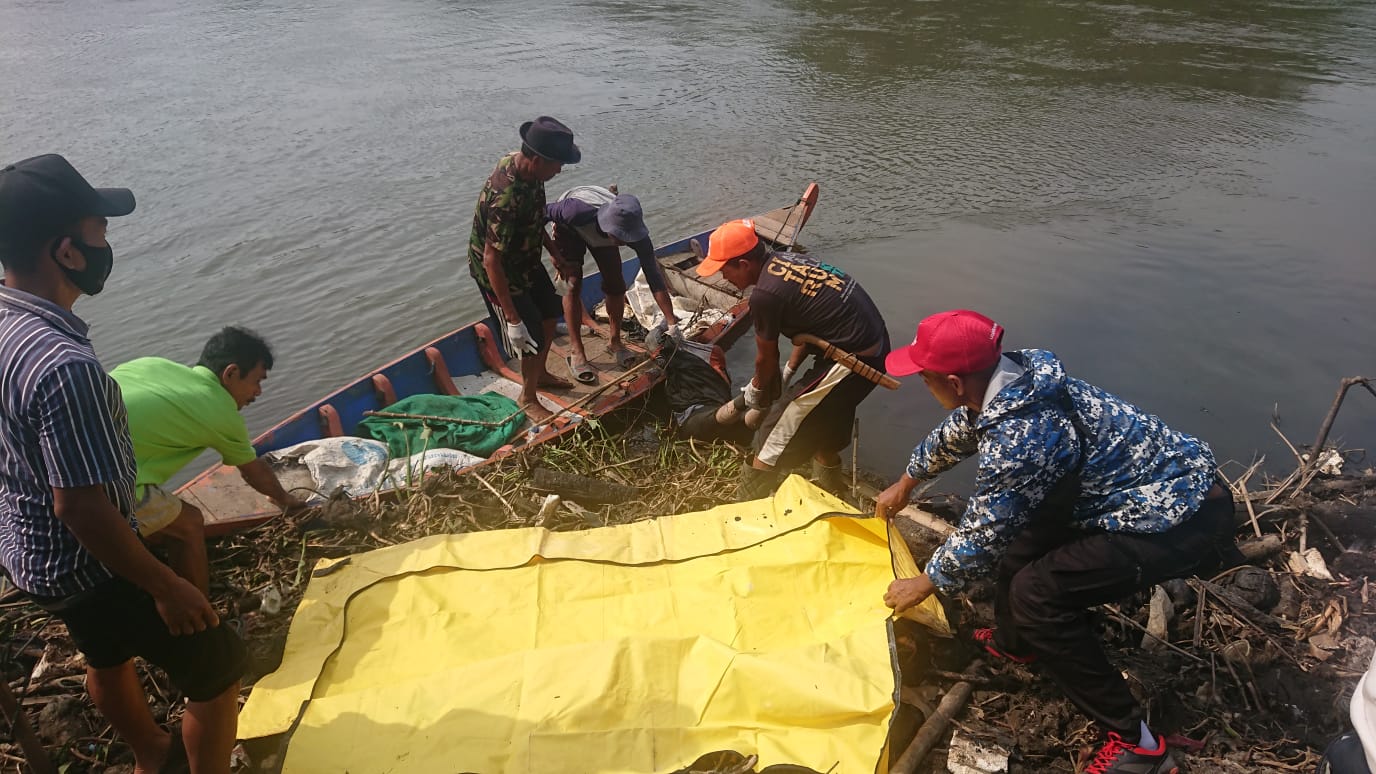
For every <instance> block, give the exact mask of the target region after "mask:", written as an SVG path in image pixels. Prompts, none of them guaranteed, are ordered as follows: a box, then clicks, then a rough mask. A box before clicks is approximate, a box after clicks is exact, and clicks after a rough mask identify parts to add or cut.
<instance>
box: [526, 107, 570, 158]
mask: <svg viewBox="0 0 1376 774" xmlns="http://www.w3.org/2000/svg"><path fill="white" fill-rule="evenodd" d="M521 142H523V143H525V144H526V146H527V147H529V148H530V149H531V150H533V151H535V153H536V154H537V155H540V156H543V157H544V158H547V159H549V160H550V161H558V162H560V163H561V164H577V163H578V161H579V160H580V159H582V158H583V152H582V151H580V150H578V146H577V145H574V144H573V130H572V129H570V128H568V127H567V126H564V124H563V122H561V121H560V120H559V119H557V118H550V117H549V116H540V117H539V118H537V119H535V120H534V121H527V122H525V123H524V124H521Z"/></svg>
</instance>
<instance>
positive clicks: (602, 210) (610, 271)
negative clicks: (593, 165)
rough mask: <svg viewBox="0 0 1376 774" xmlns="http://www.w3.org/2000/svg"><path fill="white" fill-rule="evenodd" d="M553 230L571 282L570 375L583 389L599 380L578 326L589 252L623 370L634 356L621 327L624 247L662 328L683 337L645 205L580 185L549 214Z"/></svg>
mask: <svg viewBox="0 0 1376 774" xmlns="http://www.w3.org/2000/svg"><path fill="white" fill-rule="evenodd" d="M545 212H546V215H547V217H548V218H549V221H550V223H552V224H554V243H555V244H556V245H558V247H559V252H560V254H561V255H562V257H563V259H564V265H563V266H562V267H559V271H560V274H561V275H562V276H563V277H564V279H566V280H568V283H569V290H568V292H567V293H565V294H564V319H565V320H568V321H570V322H569V350H570V351H569V371H570V372H572V373H573V376H574V378H575V379H577V380H578V381H580V382H583V383H584V384H593V383H595V382H596V381H597V376H596V375H595V372H594V371H593V369H592V366H590V365H588V356H587V354H585V353H584V351H583V336H582V335H581V334H582V330H581V328H582V326H581V325H575V324H573V321H577V320H582V319H583V299H582V297H581V295H580V293H581V292H582V290H583V256H585V255H587V254H588V253H589V252H591V253H592V258H593V260H594V261H596V262H597V268H598V270H599V271H600V272H601V274H602V294H603V296H604V297H606V299H607V327H608V328H609V329H610V330H609V332H608V337H607V354H609V355H611V358H612V361H613V362H614V363H615V364H616V365H618V366H621V367H622V368H625V367H627V366H629V365H631V363H632V362H634V360H635V355H633V354H632V353H631V351H630V350H629V349H626V345H625V344H622V343H621V322H622V320H623V319H624V318H625V314H626V278H625V277H624V276H622V274H621V246H622V245H629V246H630V248H631V249H632V250H634V251H635V253H636V255H637V256H638V257H639V258H640V269H641V271H643V272H645V282H646V284H648V285H649V286H650V292H651V293H652V294H653V295H654V299H655V304H656V305H658V306H659V311H660V313H661V314H663V315H664V322H663V323H662V325H661V327H662V328H663V329H664V330H665V331H667V332H668V333H669V334H670V335H671V336H676V335H677V334H678V318H677V317H676V316H675V315H674V304H673V301H672V299H670V297H669V287H668V285H666V284H665V283H664V272H662V271H660V268H659V262H658V261H656V260H655V246H654V243H652V242H651V241H650V229H648V228H646V226H645V216H644V214H643V213H642V212H641V209H640V200H639V199H637V198H635V197H634V196H631V195H630V194H623V193H614V192H612V191H611V190H610V189H607V188H603V187H602V186H599V185H580V186H578V187H576V188H571V189H569V190H567V191H565V192H564V193H563V194H562V195H560V197H559V199H558V200H556V201H554V202H552V203H551V204H550V205H549V206H548V207H546V208H545Z"/></svg>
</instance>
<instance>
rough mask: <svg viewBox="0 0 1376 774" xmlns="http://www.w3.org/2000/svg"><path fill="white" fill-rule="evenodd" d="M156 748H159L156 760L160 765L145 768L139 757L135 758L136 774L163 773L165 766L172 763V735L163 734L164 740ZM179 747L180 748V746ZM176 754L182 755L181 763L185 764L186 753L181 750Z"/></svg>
mask: <svg viewBox="0 0 1376 774" xmlns="http://www.w3.org/2000/svg"><path fill="white" fill-rule="evenodd" d="M156 746H157V748H158V749H157V758H156V760H157V761H158V763H156V764H154V765H152V766H144V765H142V764H141V762H140V761H139V760H138V756H135V757H134V774H157V773H158V772H159V771H162V768H163V766H164V765H166V764H167V763H169V762H170V759H171V758H172V755H173V753H174V750H173V739H172V735H171V734H163V735H162V739H161V740H160V741H159V742H157V744H156ZM178 746H179V747H180V745H178ZM175 752H177V753H179V754H180V755H179V757H180V758H181V762H182V763H185V760H186V753H185V752H183V751H181V750H177V751H175Z"/></svg>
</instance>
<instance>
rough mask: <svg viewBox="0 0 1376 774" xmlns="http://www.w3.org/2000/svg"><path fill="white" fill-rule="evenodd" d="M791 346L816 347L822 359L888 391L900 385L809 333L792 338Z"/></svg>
mask: <svg viewBox="0 0 1376 774" xmlns="http://www.w3.org/2000/svg"><path fill="white" fill-rule="evenodd" d="M793 344H794V346H803V345H809V346H813V347H816V348H817V349H819V350H821V352H822V357H824V358H826V359H828V360H831V361H833V362H836V363H840V364H841V365H843V366H845V367H846V368H848V369H850V371H851V373H853V374H855V375H857V376H860V377H862V378H864V379H868V380H869V381H871V382H874V383H875V384H877V385H879V386H880V387H885V388H888V389H890V390H896V389H898V385H899V384H900V382H899V381H898V380H897V379H895V378H893V377H892V376H889V375H888V374H886V373H884V372H882V371H879V370H877V369H875V368H872V367H871V366H868V365H865V363H863V362H861V360H860V358H858V357H856V356H855V355H852V354H851V353H849V352H847V351H845V350H844V349H841V348H839V347H837V346H835V345H833V344H832V343H831V342H829V341H827V340H826V339H822V338H818V337H817V336H813V335H812V334H811V333H800V334H798V335H797V336H794V337H793Z"/></svg>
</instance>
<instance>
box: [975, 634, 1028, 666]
mask: <svg viewBox="0 0 1376 774" xmlns="http://www.w3.org/2000/svg"><path fill="white" fill-rule="evenodd" d="M975 644H977V645H979V646H981V647H983V648H984V649H985V650H986V651H988V652H989V655H991V656H997V657H999V658H1001V659H1004V660H1005V661H1012V662H1013V663H1014V664H1031V663H1032V662H1033V661H1036V660H1037V657H1036V656H1015V655H1013V654H1012V653H1009V652H1008V651H1005V650H1001V649H1000V648H999V646H997V645H995V644H994V630H993V629H976V630H975Z"/></svg>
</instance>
